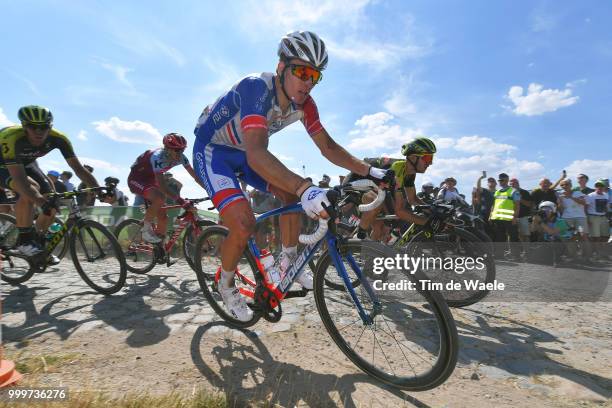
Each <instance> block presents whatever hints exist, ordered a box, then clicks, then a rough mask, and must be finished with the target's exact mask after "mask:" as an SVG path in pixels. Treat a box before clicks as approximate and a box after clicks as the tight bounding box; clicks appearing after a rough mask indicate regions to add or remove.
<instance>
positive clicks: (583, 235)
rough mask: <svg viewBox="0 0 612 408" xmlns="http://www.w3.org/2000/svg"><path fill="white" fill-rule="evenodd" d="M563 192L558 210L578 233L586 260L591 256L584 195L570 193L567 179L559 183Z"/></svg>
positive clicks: (577, 192) (570, 184) (569, 182)
mask: <svg viewBox="0 0 612 408" xmlns="http://www.w3.org/2000/svg"><path fill="white" fill-rule="evenodd" d="M560 185H561V188H562V189H563V191H562V192H561V194H560V195H559V199H558V203H559V204H558V209H559V213H561V218H563V219H564V220H565V221H566V222H567V224H568V225H569V226H570V228H573V229H574V230H576V231H578V233H579V235H580V240H581V241H582V246H583V251H582V256H583V258H584V259H585V260H586V259H588V257H589V256H590V255H591V250H590V245H589V224H588V222H587V218H586V212H585V205H586V200H585V195H584V194H582V193H581V192H580V191H572V181H571V180H570V179H568V178H566V179H564V180H563V181H561V184H560Z"/></svg>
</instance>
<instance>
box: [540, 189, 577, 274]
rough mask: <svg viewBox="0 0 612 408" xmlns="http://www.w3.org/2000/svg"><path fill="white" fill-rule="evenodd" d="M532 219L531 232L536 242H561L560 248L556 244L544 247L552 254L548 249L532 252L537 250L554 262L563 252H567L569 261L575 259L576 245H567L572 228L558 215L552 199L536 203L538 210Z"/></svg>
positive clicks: (570, 238)
mask: <svg viewBox="0 0 612 408" xmlns="http://www.w3.org/2000/svg"><path fill="white" fill-rule="evenodd" d="M532 221H533V222H532V227H531V228H532V232H533V233H535V234H536V236H537V241H538V242H557V243H563V245H561V247H560V248H555V247H558V246H551V247H546V248H545V249H550V250H551V251H553V253H552V254H550V253H548V251H534V252H537V253H538V254H539V255H540V256H543V257H546V256H548V257H549V258H552V260H553V262H554V263H556V262H558V261H559V260H560V258H561V254H563V253H567V254H568V256H569V261H570V262H571V261H573V260H575V258H576V247H575V246H574V245H569V243H570V242H571V240H572V236H573V233H572V230H571V229H570V226H569V224H568V223H567V222H566V221H565V220H564V219H562V218H560V217H559V216H558V214H557V206H556V205H555V203H553V202H552V201H542V202H541V203H540V204H539V205H538V210H537V212H536V215H534V216H533V220H532ZM532 255H533V254H532ZM549 260H550V259H549Z"/></svg>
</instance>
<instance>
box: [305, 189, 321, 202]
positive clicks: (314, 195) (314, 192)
mask: <svg viewBox="0 0 612 408" xmlns="http://www.w3.org/2000/svg"><path fill="white" fill-rule="evenodd" d="M321 193H322V191H321V190H319V191H311V192H310V193H309V194H308V201H310V200H314V199H315V197H316V196H318V195H319V194H321Z"/></svg>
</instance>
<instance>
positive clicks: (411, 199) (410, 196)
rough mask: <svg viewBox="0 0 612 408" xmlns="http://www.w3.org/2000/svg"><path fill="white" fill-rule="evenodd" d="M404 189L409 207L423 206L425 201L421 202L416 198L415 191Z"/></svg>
mask: <svg viewBox="0 0 612 408" xmlns="http://www.w3.org/2000/svg"><path fill="white" fill-rule="evenodd" d="M404 189H405V190H406V196H407V197H408V202H409V203H410V204H411V205H425V204H426V203H425V201H423V200H421V199H420V198H419V197H418V196H417V194H416V189H415V188H414V187H404ZM400 195H401V194H400ZM402 199H403V197H402Z"/></svg>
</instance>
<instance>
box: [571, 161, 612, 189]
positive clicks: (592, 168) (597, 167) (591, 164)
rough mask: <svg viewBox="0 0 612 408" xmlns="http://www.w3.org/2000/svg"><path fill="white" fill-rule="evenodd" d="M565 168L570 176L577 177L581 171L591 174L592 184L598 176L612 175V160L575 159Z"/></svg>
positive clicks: (607, 176) (606, 176) (590, 180)
mask: <svg viewBox="0 0 612 408" xmlns="http://www.w3.org/2000/svg"><path fill="white" fill-rule="evenodd" d="M565 170H567V175H568V176H569V177H570V178H572V179H573V178H575V177H576V175H578V174H579V173H584V174H586V175H587V176H589V183H590V184H592V183H593V182H595V180H597V179H598V178H610V177H612V160H590V159H582V160H574V161H573V162H572V163H570V164H569V165H568V166H567V167H566V168H565Z"/></svg>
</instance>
